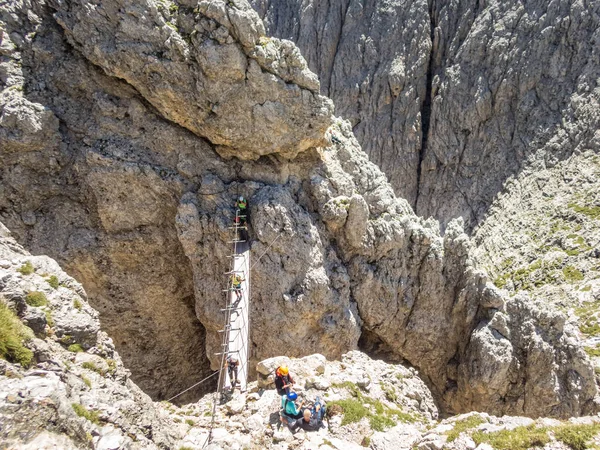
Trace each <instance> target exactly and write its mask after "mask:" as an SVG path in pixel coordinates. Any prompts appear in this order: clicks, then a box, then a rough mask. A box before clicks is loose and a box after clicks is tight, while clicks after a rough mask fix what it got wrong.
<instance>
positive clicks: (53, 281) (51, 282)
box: [46, 275, 60, 289]
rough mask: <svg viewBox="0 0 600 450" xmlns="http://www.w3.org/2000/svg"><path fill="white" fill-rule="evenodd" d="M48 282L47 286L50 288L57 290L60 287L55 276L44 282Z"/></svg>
mask: <svg viewBox="0 0 600 450" xmlns="http://www.w3.org/2000/svg"><path fill="white" fill-rule="evenodd" d="M46 281H47V282H48V284H49V285H50V286H52V287H53V288H54V289H58V286H60V283H59V282H58V278H57V276H56V275H52V276H51V277H50V278H48V279H47V280H46Z"/></svg>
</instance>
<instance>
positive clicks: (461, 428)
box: [446, 415, 487, 442]
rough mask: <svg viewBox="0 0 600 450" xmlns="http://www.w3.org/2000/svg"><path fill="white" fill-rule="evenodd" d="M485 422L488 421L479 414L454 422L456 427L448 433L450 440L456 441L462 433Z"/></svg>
mask: <svg viewBox="0 0 600 450" xmlns="http://www.w3.org/2000/svg"><path fill="white" fill-rule="evenodd" d="M485 422H487V420H485V419H484V418H482V417H481V416H478V415H472V416H469V417H467V418H465V419H461V420H457V421H456V422H455V423H454V428H453V429H452V430H450V431H448V432H447V433H446V434H447V435H448V442H452V441H454V440H455V439H456V438H457V437H458V436H459V435H460V433H463V432H465V431H467V430H470V429H472V428H476V427H477V426H478V425H481V424H482V423H485Z"/></svg>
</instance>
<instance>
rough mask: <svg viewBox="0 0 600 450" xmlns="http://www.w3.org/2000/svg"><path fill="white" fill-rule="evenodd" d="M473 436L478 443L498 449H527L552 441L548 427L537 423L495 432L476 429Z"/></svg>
mask: <svg viewBox="0 0 600 450" xmlns="http://www.w3.org/2000/svg"><path fill="white" fill-rule="evenodd" d="M471 437H472V439H473V440H474V441H475V443H476V444H477V445H479V444H483V443H485V444H489V445H491V446H492V447H493V448H494V449H496V450H527V449H529V448H531V447H543V446H544V445H546V444H547V443H548V442H550V437H549V436H548V429H547V428H543V427H536V426H535V425H530V426H528V427H517V428H515V429H513V430H501V431H496V432H493V433H485V432H483V431H475V432H474V433H473V435H472V436H471Z"/></svg>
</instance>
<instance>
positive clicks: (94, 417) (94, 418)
mask: <svg viewBox="0 0 600 450" xmlns="http://www.w3.org/2000/svg"><path fill="white" fill-rule="evenodd" d="M71 407H72V408H73V411H75V414H77V415H78V416H79V417H83V418H85V419H87V420H89V421H90V422H92V423H94V424H96V425H100V414H98V411H90V410H88V409H86V408H85V407H84V406H83V405H80V404H79V403H71Z"/></svg>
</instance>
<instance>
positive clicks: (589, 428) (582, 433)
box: [554, 423, 600, 450]
mask: <svg viewBox="0 0 600 450" xmlns="http://www.w3.org/2000/svg"><path fill="white" fill-rule="evenodd" d="M598 433H600V424H597V423H592V424H586V425H584V424H582V425H572V424H568V425H563V426H560V427H558V428H556V429H555V432H554V436H555V437H556V439H557V440H559V441H561V442H563V443H564V444H565V445H567V446H568V447H569V448H572V449H573V450H586V449H588V448H592V447H589V446H588V442H589V441H591V440H592V438H593V437H594V436H596V435H597V434H598Z"/></svg>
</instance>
